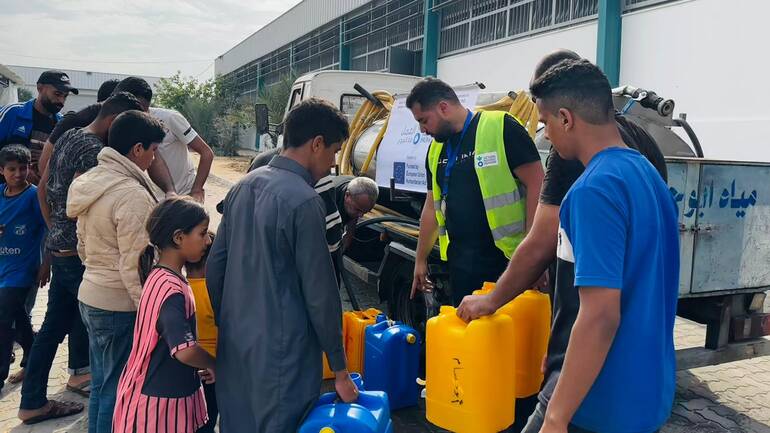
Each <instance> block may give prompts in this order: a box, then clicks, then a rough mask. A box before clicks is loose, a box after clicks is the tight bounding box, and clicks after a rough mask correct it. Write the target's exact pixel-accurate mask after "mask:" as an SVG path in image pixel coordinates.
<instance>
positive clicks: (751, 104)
mask: <svg viewBox="0 0 770 433" xmlns="http://www.w3.org/2000/svg"><path fill="white" fill-rule="evenodd" d="M768 13H770V2H767V1H763V0H737V1H732V2H725V1H720V0H374V1H371V0H336V1H327V0H303V1H302V2H301V3H299V4H297V5H296V6H294V7H293V8H292V9H290V10H289V11H287V12H286V13H284V14H283V15H281V16H280V17H278V18H276V19H275V20H274V21H272V22H271V23H269V24H267V25H266V26H264V27H262V28H261V29H259V31H257V32H256V33H254V34H253V35H251V36H250V37H248V38H246V39H245V40H244V41H242V42H241V43H239V44H238V45H236V46H235V47H233V48H231V49H230V50H228V51H227V52H226V53H224V54H222V55H221V56H219V57H218V58H217V59H216V61H215V72H216V74H217V75H224V76H226V77H229V78H231V79H233V80H234V81H235V82H236V83H237V84H238V85H239V86H240V89H241V92H242V94H243V95H244V97H247V98H254V99H255V98H256V95H257V93H258V91H259V89H260V88H262V87H265V86H270V85H272V84H274V83H276V82H277V81H278V80H279V79H280V77H282V76H286V75H289V74H292V75H299V74H302V73H305V72H310V71H315V70H321V69H353V70H368V71H391V72H398V73H407V74H415V75H434V76H437V77H439V78H441V79H444V80H446V81H448V82H449V83H451V84H456V85H459V84H467V83H473V82H477V81H478V82H483V83H484V84H486V86H487V88H488V89H490V90H517V89H526V88H527V85H528V83H529V79H530V76H531V74H532V70H533V68H534V65H535V63H536V62H537V61H538V60H539V59H540V57H541V56H542V55H544V54H545V53H547V52H549V51H552V50H554V49H558V48H569V49H572V50H574V51H577V52H578V53H579V54H581V55H582V56H584V57H586V58H588V59H590V60H592V61H595V62H597V64H598V65H599V66H601V67H602V68H603V69H604V71H605V72H606V73H607V75H608V76H609V78H610V80H611V81H612V83H613V84H631V85H634V86H637V87H643V88H648V89H651V90H654V91H656V92H657V93H658V94H659V95H661V96H664V97H666V98H672V99H674V100H675V101H676V103H677V112H685V113H687V115H688V121H689V122H690V123H691V124H692V125H693V127H694V128H695V130H696V132H697V133H698V135H699V137H700V139H701V142H702V144H703V148H704V151H705V153H706V156H709V157H714V158H725V159H744V160H756V159H760V160H767V161H770V146H768V144H767V141H768V140H767V138H766V136H767V134H766V125H768V124H770V106H768V105H767V104H766V103H765V95H764V93H765V92H761V91H757V89H758V88H761V84H760V83H764V81H765V79H766V72H765V71H766V70H767V69H768V68H767V66H768V64H769V63H770V61H769V60H767V59H766V57H765V56H762V55H758V53H762V52H764V41H766V40H767V38H768V31H767V29H766V28H767V25H766V24H765V22H764V21H765V17H766V16H767V15H768ZM352 84H353V83H351V87H352Z"/></svg>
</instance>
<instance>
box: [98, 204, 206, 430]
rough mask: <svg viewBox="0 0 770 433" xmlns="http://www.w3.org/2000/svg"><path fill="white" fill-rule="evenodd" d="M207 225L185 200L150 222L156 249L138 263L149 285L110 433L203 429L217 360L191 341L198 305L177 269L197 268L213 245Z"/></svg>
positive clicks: (164, 207)
mask: <svg viewBox="0 0 770 433" xmlns="http://www.w3.org/2000/svg"><path fill="white" fill-rule="evenodd" d="M208 224H209V218H208V214H206V211H205V210H204V209H203V207H202V206H201V205H199V204H198V203H195V202H194V201H192V200H190V199H185V198H173V199H169V200H166V201H164V202H162V203H161V204H159V205H158V207H156V208H155V209H154V210H153V211H152V213H151V214H150V217H149V219H148V220H147V231H148V233H149V234H150V242H151V243H152V245H153V246H149V247H148V248H147V249H146V250H145V254H144V255H143V257H142V259H141V262H142V263H141V268H142V273H143V275H142V276H143V277H145V276H146V279H143V281H144V289H143V291H142V298H141V301H140V303H139V309H138V311H137V316H136V326H135V327H134V343H133V346H132V348H131V355H130V356H129V358H128V363H127V364H126V367H125V369H124V370H123V374H122V375H121V377H120V382H119V383H118V394H117V401H116V403H115V414H114V416H113V421H112V431H113V433H188V432H189V433H193V432H195V431H196V430H198V429H199V428H201V427H202V426H204V425H205V424H206V421H207V419H208V415H207V412H206V401H205V397H204V395H203V388H202V387H201V379H203V380H204V381H205V382H206V383H213V382H214V358H213V357H212V356H211V355H209V354H208V353H207V352H206V351H205V350H203V349H202V348H201V347H200V346H198V343H197V341H196V330H195V302H194V300H193V296H192V291H191V290H190V286H189V285H188V284H187V280H185V278H184V277H183V276H182V267H183V266H184V264H185V262H197V261H198V260H200V259H201V257H202V256H203V254H204V252H205V251H206V248H207V247H208V245H209V244H210V243H211V238H210V237H209V235H208ZM156 248H157V249H158V250H160V258H159V259H158V263H157V265H155V266H154V267H153V266H152V263H153V261H154V255H155V249H156ZM148 274H149V275H148Z"/></svg>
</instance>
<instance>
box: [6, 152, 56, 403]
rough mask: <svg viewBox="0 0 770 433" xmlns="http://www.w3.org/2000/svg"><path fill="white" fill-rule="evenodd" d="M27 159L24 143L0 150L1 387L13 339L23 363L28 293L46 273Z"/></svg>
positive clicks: (40, 222)
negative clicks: (28, 176)
mask: <svg viewBox="0 0 770 433" xmlns="http://www.w3.org/2000/svg"><path fill="white" fill-rule="evenodd" d="M30 161H31V155H30V152H29V150H28V149H27V148H25V147H23V146H19V145H10V146H6V147H4V148H2V149H1V150H0V169H2V175H3V178H4V179H5V184H4V185H2V196H0V258H1V259H0V389H2V387H3V385H4V384H5V379H7V378H8V371H9V369H10V365H11V354H12V353H13V342H14V340H18V342H19V344H20V345H21V347H22V349H23V350H24V359H23V360H22V361H21V367H22V368H23V367H24V366H25V365H26V358H27V356H28V354H29V350H30V348H31V347H32V339H33V336H32V325H31V324H30V321H29V314H28V313H27V311H26V308H25V303H26V299H27V295H28V294H29V292H30V289H31V288H32V287H33V286H34V287H37V286H39V285H45V284H46V283H47V282H48V275H49V267H48V266H47V265H46V264H42V265H41V260H40V257H41V250H42V248H41V245H42V242H43V239H44V238H45V232H46V225H45V221H44V220H43V215H42V214H41V213H40V205H39V203H38V201H37V188H36V187H35V186H34V185H31V184H30V183H29V182H28V181H27V173H28V172H29V167H30ZM14 323H15V328H16V329H15V330H14ZM22 374H23V373H22Z"/></svg>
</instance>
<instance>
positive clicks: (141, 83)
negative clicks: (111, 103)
mask: <svg viewBox="0 0 770 433" xmlns="http://www.w3.org/2000/svg"><path fill="white" fill-rule="evenodd" d="M117 92H128V93H130V94H132V95H134V96H136V97H137V98H142V99H146V100H147V102H150V101H152V87H150V85H149V84H147V81H145V80H144V78H139V77H126V78H124V79H123V80H121V81H120V83H118V85H117V86H115V90H114V91H113V94H114V93H117Z"/></svg>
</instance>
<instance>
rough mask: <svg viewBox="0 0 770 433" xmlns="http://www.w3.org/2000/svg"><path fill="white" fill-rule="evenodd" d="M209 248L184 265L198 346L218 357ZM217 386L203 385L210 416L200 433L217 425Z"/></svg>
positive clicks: (211, 234)
mask: <svg viewBox="0 0 770 433" xmlns="http://www.w3.org/2000/svg"><path fill="white" fill-rule="evenodd" d="M209 237H210V238H211V242H212V243H213V242H214V234H213V233H209ZM210 248H211V247H210V246H209V248H206V252H205V253H204V254H203V258H201V259H200V261H198V262H196V263H189V262H188V263H186V264H185V265H184V267H185V270H186V271H187V281H188V282H189V283H190V288H191V289H192V292H193V297H194V298H195V323H196V324H197V325H198V344H200V345H201V347H202V348H203V350H205V351H206V352H208V353H209V355H211V356H213V357H214V358H216V356H217V325H216V324H215V323H214V309H213V308H211V299H209V292H208V289H207V288H206V258H207V257H208V255H209V249H210ZM215 386H216V385H215V384H213V383H211V384H208V383H204V384H203V394H204V395H205V396H206V408H207V410H208V414H209V421H208V422H207V423H206V425H205V426H203V427H202V428H201V429H200V430H198V433H214V426H216V425H217V417H218V416H219V409H218V408H217V395H216V389H215V388H214V387H215Z"/></svg>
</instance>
